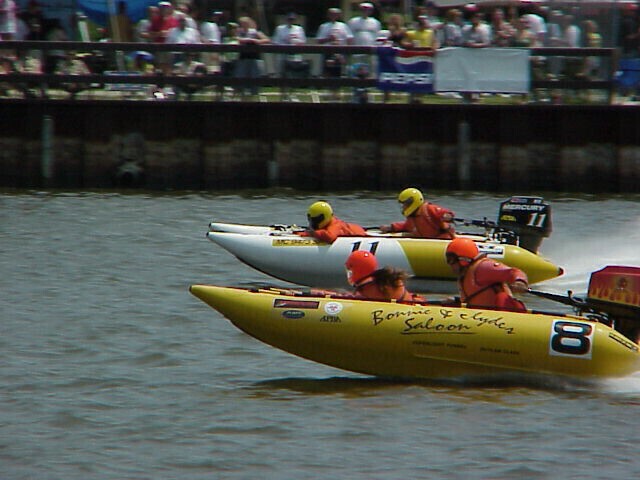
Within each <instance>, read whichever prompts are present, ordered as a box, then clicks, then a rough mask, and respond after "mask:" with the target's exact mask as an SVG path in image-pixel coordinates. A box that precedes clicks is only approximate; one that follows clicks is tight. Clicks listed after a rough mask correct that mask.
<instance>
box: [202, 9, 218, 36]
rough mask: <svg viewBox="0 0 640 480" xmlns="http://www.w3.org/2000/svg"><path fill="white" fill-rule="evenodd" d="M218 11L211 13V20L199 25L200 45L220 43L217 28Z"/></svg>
mask: <svg viewBox="0 0 640 480" xmlns="http://www.w3.org/2000/svg"><path fill="white" fill-rule="evenodd" d="M219 13H220V12H218V11H214V12H212V13H211V19H210V20H209V21H206V20H205V21H204V22H202V23H201V24H200V34H201V35H202V43H213V44H218V43H220V42H221V41H222V38H221V35H220V27H219V26H218V22H217V20H218V18H220V17H219Z"/></svg>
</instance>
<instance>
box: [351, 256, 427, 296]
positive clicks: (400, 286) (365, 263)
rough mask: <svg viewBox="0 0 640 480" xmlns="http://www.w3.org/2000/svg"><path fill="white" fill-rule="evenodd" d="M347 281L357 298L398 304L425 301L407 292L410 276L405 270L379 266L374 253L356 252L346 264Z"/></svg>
mask: <svg viewBox="0 0 640 480" xmlns="http://www.w3.org/2000/svg"><path fill="white" fill-rule="evenodd" d="M344 266H345V269H346V271H347V281H348V282H349V284H350V285H351V286H352V287H353V288H354V289H355V291H354V292H353V296H354V297H355V298H360V299H366V300H380V301H391V300H394V301H396V302H421V303H424V302H425V299H424V298H422V297H421V296H419V295H415V294H413V293H411V292H409V291H408V290H407V287H406V286H405V283H406V281H407V279H408V278H409V275H408V274H407V272H405V271H404V270H400V269H396V268H392V267H383V268H380V267H379V266H378V260H377V258H376V256H375V255H374V254H373V253H372V252H368V251H366V250H356V251H355V252H352V253H351V254H350V255H349V257H348V258H347V261H346V262H345V264H344Z"/></svg>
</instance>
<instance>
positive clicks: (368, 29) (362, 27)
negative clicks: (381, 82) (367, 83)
mask: <svg viewBox="0 0 640 480" xmlns="http://www.w3.org/2000/svg"><path fill="white" fill-rule="evenodd" d="M372 14H373V4H371V3H369V2H362V3H361V4H360V16H359V17H353V18H352V19H351V20H349V22H348V25H349V28H350V29H351V32H352V33H353V44H354V45H362V46H375V45H376V39H377V38H378V33H379V32H380V30H382V25H381V24H380V22H379V21H378V19H376V18H374V17H372V16H371V15H372ZM374 63H375V59H374V58H373V57H372V56H371V55H354V56H353V66H354V68H358V69H361V68H362V66H365V67H366V68H367V69H369V71H370V72H371V71H373V70H374V68H373V66H374Z"/></svg>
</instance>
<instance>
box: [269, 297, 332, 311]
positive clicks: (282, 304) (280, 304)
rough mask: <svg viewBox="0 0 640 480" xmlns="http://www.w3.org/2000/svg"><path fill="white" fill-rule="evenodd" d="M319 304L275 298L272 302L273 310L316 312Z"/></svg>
mask: <svg viewBox="0 0 640 480" xmlns="http://www.w3.org/2000/svg"><path fill="white" fill-rule="evenodd" d="M319 306H320V302H318V301H313V300H291V299H288V298H276V299H275V300H274V301H273V308H308V309H311V310H317V309H318V307H319Z"/></svg>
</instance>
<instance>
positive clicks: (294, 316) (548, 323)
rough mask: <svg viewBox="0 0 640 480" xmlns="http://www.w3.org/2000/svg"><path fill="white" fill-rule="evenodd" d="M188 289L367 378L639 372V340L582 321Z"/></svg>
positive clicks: (266, 336)
mask: <svg viewBox="0 0 640 480" xmlns="http://www.w3.org/2000/svg"><path fill="white" fill-rule="evenodd" d="M190 291H191V293H192V294H193V295H195V296H196V297H198V298H199V299H201V300H202V301H204V302H205V303H207V304H208V305H209V306H211V307H212V308H214V309H216V310H218V311H219V312H220V313H221V314H222V315H224V316H225V317H226V318H228V319H229V320H230V321H231V322H232V323H233V324H234V325H235V326H236V327H238V328H239V329H240V330H242V331H244V332H246V333H247V334H249V335H251V336H252V337H255V338H257V339H258V340H260V341H262V342H264V343H267V344H269V345H272V346H274V347H276V348H279V349H281V350H284V351H286V352H289V353H292V354H294V355H297V356H299V357H302V358H306V359H309V360H313V361H315V362H318V363H322V364H325V365H329V366H332V367H336V368H340V369H343V370H347V371H351V372H357V373H362V374H367V375H374V376H381V377H395V378H415V379H418V378H423V379H452V378H470V377H487V376H491V375H495V374H508V373H520V374H521V373H528V374H536V375H539V374H543V375H547V374H549V375H561V376H568V377H576V378H596V377H619V376H626V375H629V374H631V373H633V372H636V371H637V370H638V369H640V354H639V353H638V345H637V344H635V343H634V342H631V341H630V340H629V339H627V338H626V337H624V336H622V335H621V334H620V333H618V332H616V331H614V330H613V329H611V328H610V327H608V326H606V325H603V324H600V323H596V322H592V321H589V320H588V319H586V318H583V317H574V316H563V315H557V316H556V315H551V314H533V313H513V312H500V311H493V310H475V309H467V308H452V307H443V306H437V305H433V306H428V305H427V306H425V305H407V304H397V303H392V302H372V301H362V300H353V299H336V298H329V297H306V296H305V297H301V296H294V295H287V294H283V293H282V292H280V291H278V290H259V291H249V290H246V289H239V288H229V287H218V286H211V285H193V286H191V288H190Z"/></svg>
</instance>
